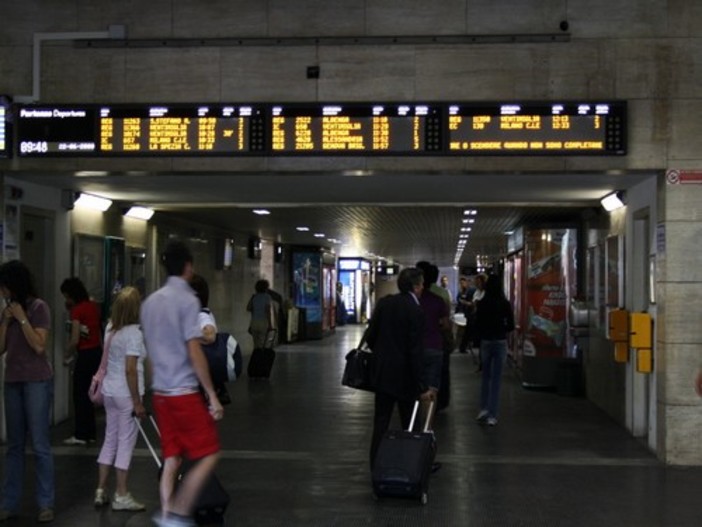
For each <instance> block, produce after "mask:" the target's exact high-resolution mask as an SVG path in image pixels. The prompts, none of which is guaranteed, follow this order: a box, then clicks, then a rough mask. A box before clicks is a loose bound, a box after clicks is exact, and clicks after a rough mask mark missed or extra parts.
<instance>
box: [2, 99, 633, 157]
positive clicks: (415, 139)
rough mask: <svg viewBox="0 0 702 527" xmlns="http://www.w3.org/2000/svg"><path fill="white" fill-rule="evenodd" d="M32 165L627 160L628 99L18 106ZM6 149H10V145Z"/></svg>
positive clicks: (22, 142)
mask: <svg viewBox="0 0 702 527" xmlns="http://www.w3.org/2000/svg"><path fill="white" fill-rule="evenodd" d="M13 108H14V114H11V115H10V120H13V119H12V118H14V124H15V126H14V134H15V141H14V145H15V149H16V152H17V155H18V156H19V157H21V158H24V157H35V158H36V157H74V156H76V157H85V156H90V157H134V156H136V157H166V156H167V157H182V156H191V157H197V156H200V157H202V156H219V157H222V156H230V157H240V156H270V157H286V156H287V157H298V156H324V157H327V156H463V157H473V156H525V157H534V156H621V155H626V153H627V103H626V102H625V101H564V102H558V101H550V102H543V101H522V102H455V103H454V102H445V101H444V102H426V103H423V102H408V103H404V102H372V103H368V102H348V103H344V102H341V103H337V102H312V103H304V102H302V103H300V102H297V103H280V104H278V103H251V104H246V103H231V104H229V103H193V104H189V103H176V104H139V103H134V104H88V105H79V104H66V105H15V106H14V107H13ZM7 142H8V143H9V144H12V140H11V137H10V136H8V138H7Z"/></svg>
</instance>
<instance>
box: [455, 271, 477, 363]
mask: <svg viewBox="0 0 702 527" xmlns="http://www.w3.org/2000/svg"><path fill="white" fill-rule="evenodd" d="M458 284H459V291H458V294H457V295H456V313H462V314H463V316H464V317H465V319H466V325H465V326H464V327H463V330H462V331H460V332H459V334H460V337H461V338H460V344H459V345H458V352H459V353H468V350H469V349H470V350H471V351H472V348H473V346H472V345H471V341H472V338H473V336H472V335H471V331H472V325H473V324H472V323H471V322H472V321H473V320H472V319H473V318H474V317H473V315H474V310H473V295H474V294H475V287H473V286H472V285H471V284H470V282H469V281H468V277H466V276H461V278H459V280H458ZM474 361H475V362H476V363H477V359H474Z"/></svg>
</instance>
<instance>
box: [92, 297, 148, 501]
mask: <svg viewBox="0 0 702 527" xmlns="http://www.w3.org/2000/svg"><path fill="white" fill-rule="evenodd" d="M140 307H141V295H140V294H139V291H138V290H137V289H136V288H134V287H125V288H124V289H122V290H121V291H120V292H119V294H118V295H117V297H116V298H115V301H114V303H113V304H112V314H111V316H110V321H109V322H108V324H107V328H106V330H105V343H104V347H105V353H107V354H108V357H107V373H106V375H105V378H104V380H103V384H102V394H103V396H104V399H105V414H106V425H105V441H104V443H103V444H102V450H101V451H100V456H99V457H98V464H99V470H98V486H97V489H96V491H95V506H96V507H102V506H103V505H106V504H107V503H108V502H109V501H110V500H109V498H108V495H107V491H106V486H107V477H108V476H109V472H110V467H111V466H114V467H115V471H116V480H117V481H116V489H115V494H114V497H113V499H112V510H116V511H143V510H144V509H145V508H146V507H145V506H144V505H143V504H141V503H139V502H138V501H136V500H135V499H134V498H133V497H132V495H131V494H130V493H129V492H128V491H127V476H128V471H129V465H130V463H131V460H132V453H133V451H134V445H135V444H136V440H137V433H138V427H137V424H136V422H135V421H134V418H133V414H134V415H136V416H137V417H138V418H140V419H141V418H143V417H144V416H145V415H146V411H145V409H144V405H143V402H142V397H143V395H144V358H145V357H146V348H145V346H144V337H143V335H142V334H141V329H140V327H139V309H140Z"/></svg>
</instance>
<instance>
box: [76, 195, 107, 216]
mask: <svg viewBox="0 0 702 527" xmlns="http://www.w3.org/2000/svg"><path fill="white" fill-rule="evenodd" d="M74 205H77V206H79V207H85V208H88V209H93V210H99V211H101V212H105V211H106V210H107V209H109V208H110V205H112V200H111V199H107V198H101V197H100V196H93V195H92V194H84V193H82V192H81V194H80V196H78V199H77V200H76V202H75V203H74Z"/></svg>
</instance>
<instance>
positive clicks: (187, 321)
mask: <svg viewBox="0 0 702 527" xmlns="http://www.w3.org/2000/svg"><path fill="white" fill-rule="evenodd" d="M162 263H163V265H164V267H165V268H166V272H167V273H168V278H167V280H166V283H165V284H164V285H163V286H162V287H161V288H160V289H158V290H157V291H155V292H153V293H152V294H151V295H149V296H148V297H147V299H146V300H145V301H144V304H143V306H142V310H141V326H142V330H143V332H144V341H145V344H146V351H147V356H148V357H149V360H150V361H151V364H152V369H153V382H152V390H153V408H154V412H155V414H156V419H157V422H158V426H159V429H160V432H161V451H162V455H163V458H164V463H163V471H162V474H161V480H160V483H159V493H160V498H161V511H160V512H158V513H157V514H156V515H155V516H154V521H155V523H156V524H157V525H159V526H160V527H182V526H190V525H194V523H193V521H192V513H193V509H194V507H195V500H196V499H197V497H198V496H199V494H200V491H201V490H202V488H203V486H204V484H205V483H206V482H207V479H208V478H209V477H210V475H211V474H212V472H213V471H214V468H215V466H216V465H217V461H218V460H219V456H220V454H219V451H220V443H219V437H218V434H217V427H216V423H215V421H216V420H219V419H222V417H223V415H224V410H223V408H222V405H221V404H220V402H219V400H218V399H217V395H216V394H215V390H214V387H213V385H212V379H211V377H210V372H209V368H208V365H207V359H206V358H205V355H204V353H203V352H202V348H201V347H200V337H201V335H202V330H201V329H200V326H199V325H198V313H199V312H200V302H199V301H198V299H197V297H196V296H195V293H194V291H193V290H192V288H191V287H190V285H189V284H188V282H189V281H190V279H191V278H192V275H193V272H194V270H193V257H192V253H191V252H190V249H189V248H188V247H187V246H186V245H185V244H184V243H183V242H181V241H178V240H172V241H170V242H169V243H168V245H167V246H166V248H165V251H164V253H163V255H162ZM200 386H201V387H202V390H203V392H204V395H203V394H202V393H201V392H200V388H199V387H200ZM183 457H187V458H188V459H190V460H192V461H194V464H193V466H192V467H191V468H190V470H188V471H187V472H186V474H185V475H184V477H183V479H182V481H180V482H179V483H178V488H177V490H176V489H175V487H176V480H177V477H178V471H179V468H180V465H181V461H182V458H183Z"/></svg>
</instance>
